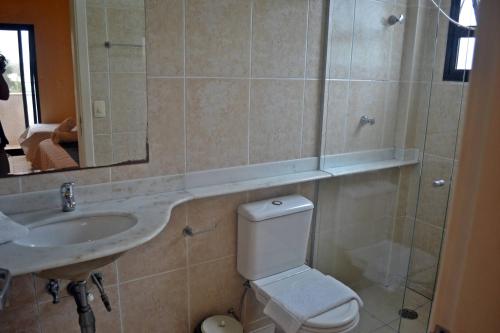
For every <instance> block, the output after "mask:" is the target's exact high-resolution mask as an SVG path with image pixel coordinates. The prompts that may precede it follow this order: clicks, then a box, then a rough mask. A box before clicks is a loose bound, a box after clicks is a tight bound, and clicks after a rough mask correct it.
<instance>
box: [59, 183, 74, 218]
mask: <svg viewBox="0 0 500 333" xmlns="http://www.w3.org/2000/svg"><path fill="white" fill-rule="evenodd" d="M73 185H75V183H73V182H68V183H64V184H62V185H61V201H62V211H63V212H71V211H73V210H75V207H76V202H75V194H74V192H73Z"/></svg>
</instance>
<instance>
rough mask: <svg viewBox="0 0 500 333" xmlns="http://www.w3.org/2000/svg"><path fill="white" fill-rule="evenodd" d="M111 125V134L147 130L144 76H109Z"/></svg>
mask: <svg viewBox="0 0 500 333" xmlns="http://www.w3.org/2000/svg"><path fill="white" fill-rule="evenodd" d="M110 87H111V92H110V95H111V123H112V128H113V133H118V132H139V131H145V130H146V129H147V102H146V98H147V93H146V77H145V75H144V74H129V73H127V74H111V75H110Z"/></svg>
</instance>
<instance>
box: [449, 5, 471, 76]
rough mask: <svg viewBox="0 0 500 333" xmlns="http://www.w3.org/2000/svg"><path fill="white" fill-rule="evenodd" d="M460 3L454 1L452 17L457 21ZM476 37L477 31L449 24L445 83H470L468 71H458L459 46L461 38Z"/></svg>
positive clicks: (451, 9)
mask: <svg viewBox="0 0 500 333" xmlns="http://www.w3.org/2000/svg"><path fill="white" fill-rule="evenodd" d="M460 1H461V0H452V1H451V8H450V17H451V18H452V19H454V20H456V21H458V20H459V16H460ZM464 37H465V38H466V37H473V38H475V37H476V34H475V30H471V29H466V28H464V27H460V26H458V25H456V24H454V23H452V22H450V23H449V24H448V41H447V42H446V56H445V60H444V69H443V81H460V82H468V81H469V72H470V70H468V69H456V65H457V61H458V46H459V42H460V38H464Z"/></svg>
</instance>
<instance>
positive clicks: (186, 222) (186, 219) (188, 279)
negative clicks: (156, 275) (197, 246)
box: [184, 204, 193, 332]
mask: <svg viewBox="0 0 500 333" xmlns="http://www.w3.org/2000/svg"><path fill="white" fill-rule="evenodd" d="M184 225H185V226H186V227H187V226H188V225H189V205H188V204H185V207H184ZM184 246H185V249H186V294H187V300H186V306H187V326H188V332H192V331H193V330H192V328H191V270H190V269H189V262H190V260H189V256H190V251H189V239H188V237H184Z"/></svg>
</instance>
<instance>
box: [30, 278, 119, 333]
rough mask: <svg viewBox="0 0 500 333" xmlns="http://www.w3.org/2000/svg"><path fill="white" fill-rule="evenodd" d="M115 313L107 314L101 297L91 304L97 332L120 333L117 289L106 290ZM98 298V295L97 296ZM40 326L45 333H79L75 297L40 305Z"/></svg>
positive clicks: (109, 288)
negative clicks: (56, 302)
mask: <svg viewBox="0 0 500 333" xmlns="http://www.w3.org/2000/svg"><path fill="white" fill-rule="evenodd" d="M106 293H107V294H108V296H109V300H110V303H111V308H112V309H113V311H111V312H107V311H106V308H105V307H104V305H103V304H102V302H101V300H100V298H99V297H96V298H95V300H94V302H92V303H91V307H92V311H93V312H94V315H95V318H96V331H97V332H110V333H114V332H120V315H119V310H118V309H119V305H118V290H117V287H108V288H106ZM96 296H97V295H96ZM38 308H39V311H40V326H41V328H42V331H43V332H53V333H72V332H74V333H79V332H80V327H79V324H78V313H77V312H76V306H75V300H74V299H73V297H63V298H61V302H60V303H58V304H52V303H51V302H45V303H40V304H38Z"/></svg>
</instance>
